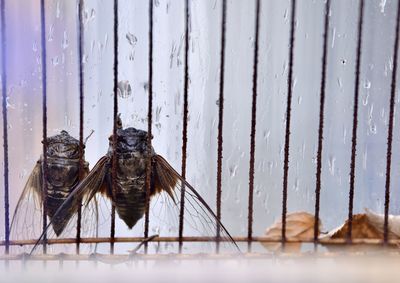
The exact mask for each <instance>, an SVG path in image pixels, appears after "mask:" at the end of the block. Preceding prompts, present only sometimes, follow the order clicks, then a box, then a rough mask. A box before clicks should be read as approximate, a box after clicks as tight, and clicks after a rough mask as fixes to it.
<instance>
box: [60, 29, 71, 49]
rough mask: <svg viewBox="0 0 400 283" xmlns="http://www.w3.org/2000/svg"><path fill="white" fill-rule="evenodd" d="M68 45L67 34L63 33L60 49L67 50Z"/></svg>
mask: <svg viewBox="0 0 400 283" xmlns="http://www.w3.org/2000/svg"><path fill="white" fill-rule="evenodd" d="M68 45H69V42H68V36H67V32H66V31H64V37H63V40H62V43H61V47H62V48H63V49H67V47H68Z"/></svg>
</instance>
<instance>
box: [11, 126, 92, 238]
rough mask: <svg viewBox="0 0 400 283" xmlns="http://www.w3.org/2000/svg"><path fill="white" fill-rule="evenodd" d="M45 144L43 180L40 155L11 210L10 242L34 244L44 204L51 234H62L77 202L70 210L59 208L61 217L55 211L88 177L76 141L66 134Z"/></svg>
mask: <svg viewBox="0 0 400 283" xmlns="http://www.w3.org/2000/svg"><path fill="white" fill-rule="evenodd" d="M46 143H47V151H46V152H45V154H46V157H47V174H46V179H45V180H43V169H44V168H43V166H44V164H43V155H42V156H41V158H40V159H39V160H38V161H37V163H36V165H35V167H34V168H33V170H32V172H31V174H30V176H29V178H28V180H27V182H26V184H25V187H24V190H23V192H22V194H21V196H20V198H19V200H18V203H17V206H16V208H15V212H14V215H13V219H12V222H11V239H12V240H36V239H37V238H38V237H39V236H40V235H41V233H42V231H43V230H42V229H43V227H42V221H43V202H46V216H47V217H48V222H49V223H51V228H52V230H53V231H52V233H54V234H55V235H56V236H60V235H62V234H63V232H64V231H65V230H66V226H67V224H68V223H69V222H70V221H71V219H72V218H73V216H74V215H76V213H77V209H79V202H80V200H79V199H77V198H75V199H74V201H73V205H72V206H69V207H64V208H63V210H62V215H63V217H56V211H57V210H58V209H59V208H60V206H61V205H62V204H63V203H64V202H65V201H66V199H67V198H68V197H69V196H70V194H71V192H72V191H73V188H74V187H75V186H76V185H78V184H79V182H80V181H82V180H83V179H84V178H85V177H86V176H87V175H88V173H89V164H88V163H87V162H86V161H85V160H84V146H83V149H82V153H81V150H80V143H79V141H78V140H77V139H75V138H74V137H72V136H70V135H69V134H68V132H66V131H61V133H60V134H58V135H55V136H51V137H48V138H47V140H46ZM81 154H82V156H81ZM81 157H82V159H83V168H82V170H80V160H81V159H80V158H81ZM43 181H44V182H46V186H43ZM45 187H46V192H44V188H45ZM44 196H45V197H44Z"/></svg>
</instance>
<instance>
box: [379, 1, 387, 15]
mask: <svg viewBox="0 0 400 283" xmlns="http://www.w3.org/2000/svg"><path fill="white" fill-rule="evenodd" d="M385 6H386V0H381V2H380V3H379V7H380V8H381V13H385Z"/></svg>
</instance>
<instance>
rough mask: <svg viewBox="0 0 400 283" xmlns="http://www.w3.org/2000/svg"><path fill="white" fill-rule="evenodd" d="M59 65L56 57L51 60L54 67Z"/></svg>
mask: <svg viewBox="0 0 400 283" xmlns="http://www.w3.org/2000/svg"><path fill="white" fill-rule="evenodd" d="M59 63H60V61H59V59H58V56H55V57H53V58H51V64H52V65H53V66H54V67H55V66H57V65H58V64H59Z"/></svg>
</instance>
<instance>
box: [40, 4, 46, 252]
mask: <svg viewBox="0 0 400 283" xmlns="http://www.w3.org/2000/svg"><path fill="white" fill-rule="evenodd" d="M40 21H41V45H42V46H41V48H42V54H41V55H42V96H43V99H42V111H43V123H42V124H43V141H42V143H43V160H42V161H43V163H42V195H43V196H42V198H43V232H45V231H46V226H47V65H46V64H47V57H46V56H47V55H46V10H45V0H40ZM46 240H47V234H46V233H44V235H43V253H44V254H45V253H47V246H46Z"/></svg>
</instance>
